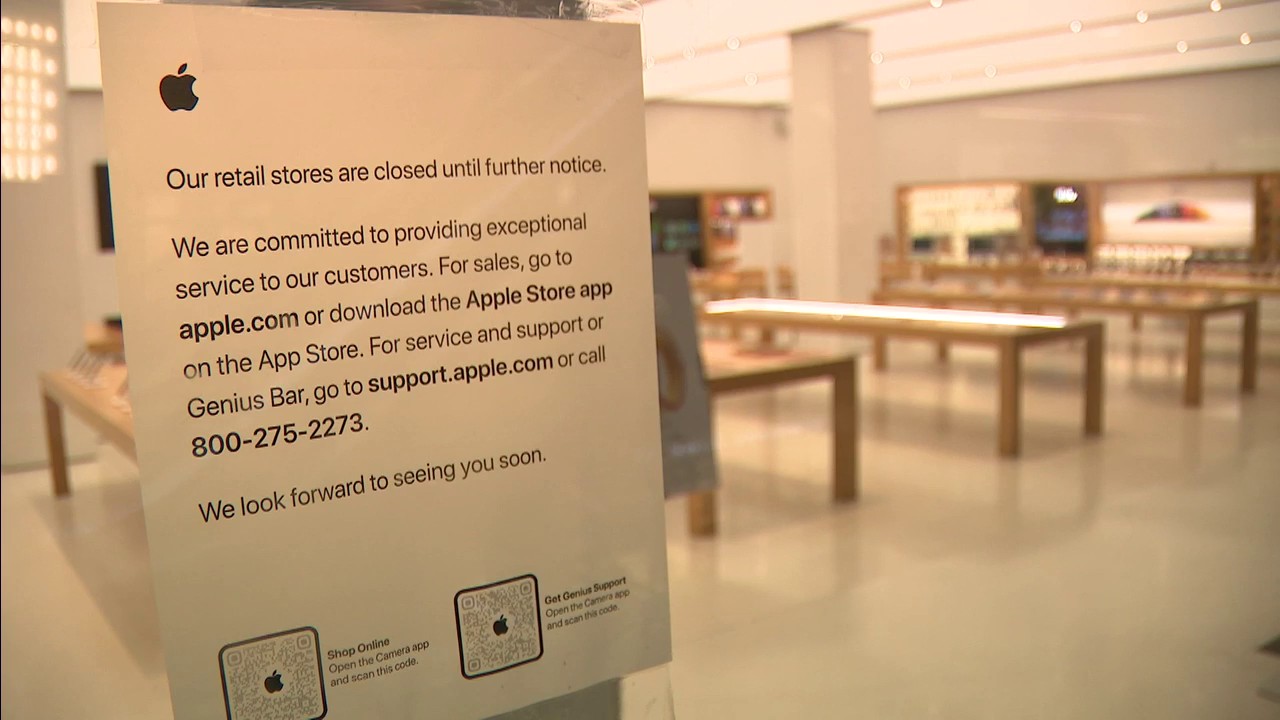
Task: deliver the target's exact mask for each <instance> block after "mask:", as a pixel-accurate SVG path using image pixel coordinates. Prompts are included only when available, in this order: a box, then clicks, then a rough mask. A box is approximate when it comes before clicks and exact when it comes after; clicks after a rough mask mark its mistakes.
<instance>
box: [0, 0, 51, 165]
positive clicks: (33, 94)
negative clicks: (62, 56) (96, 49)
mask: <svg viewBox="0 0 1280 720" xmlns="http://www.w3.org/2000/svg"><path fill="white" fill-rule="evenodd" d="M0 34H3V36H4V43H3V60H2V61H0V65H2V66H3V70H4V73H3V79H2V83H3V102H2V103H0V148H2V152H0V174H2V175H3V178H4V180H5V181H6V182H10V181H18V182H36V181H38V180H40V179H41V178H43V177H44V176H46V175H50V174H52V173H55V172H57V171H58V153H57V147H58V135H59V134H60V133H59V129H58V116H57V112H55V108H56V107H57V105H58V93H57V92H56V91H55V89H56V88H57V87H58V86H59V81H58V80H57V75H58V61H57V59H55V58H56V55H57V53H58V49H57V48H56V47H50V46H51V45H55V44H56V43H57V42H58V31H57V29H56V28H54V27H53V26H49V25H43V24H41V23H36V22H28V21H26V20H18V19H15V18H10V17H3V18H0Z"/></svg>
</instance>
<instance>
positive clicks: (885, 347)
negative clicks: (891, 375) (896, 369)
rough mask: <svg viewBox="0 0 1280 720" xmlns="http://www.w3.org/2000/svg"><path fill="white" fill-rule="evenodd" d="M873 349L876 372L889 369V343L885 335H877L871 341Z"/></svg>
mask: <svg viewBox="0 0 1280 720" xmlns="http://www.w3.org/2000/svg"><path fill="white" fill-rule="evenodd" d="M871 348H872V349H871V354H872V357H873V359H874V363H875V368H876V370H884V369H885V368H887V367H889V341H888V340H886V339H885V337H884V336H883V335H877V336H875V338H874V339H873V340H872V341H871Z"/></svg>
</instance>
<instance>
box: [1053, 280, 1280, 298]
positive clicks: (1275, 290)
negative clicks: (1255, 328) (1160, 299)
mask: <svg viewBox="0 0 1280 720" xmlns="http://www.w3.org/2000/svg"><path fill="white" fill-rule="evenodd" d="M1033 284H1034V285H1036V286H1038V287H1042V288H1077V289H1093V290H1145V291H1147V292H1167V293H1203V292H1210V293H1223V294H1239V295H1272V296H1280V280H1265V279H1254V280H1249V279H1243V278H1240V279H1234V278H1213V277H1207V276H1206V277H1196V276H1191V277H1180V278H1163V277H1142V276H1141V275H1114V276H1108V275H1043V276H1040V277H1038V278H1035V280H1034V283H1033Z"/></svg>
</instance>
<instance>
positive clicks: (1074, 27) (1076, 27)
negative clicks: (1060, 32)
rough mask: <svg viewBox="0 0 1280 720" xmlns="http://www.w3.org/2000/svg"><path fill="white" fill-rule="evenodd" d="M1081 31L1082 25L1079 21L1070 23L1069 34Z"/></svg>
mask: <svg viewBox="0 0 1280 720" xmlns="http://www.w3.org/2000/svg"><path fill="white" fill-rule="evenodd" d="M1083 29H1084V23H1082V22H1080V21H1079V20H1072V21H1071V32H1073V33H1078V32H1080V31H1081V30H1083Z"/></svg>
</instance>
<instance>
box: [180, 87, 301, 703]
mask: <svg viewBox="0 0 1280 720" xmlns="http://www.w3.org/2000/svg"><path fill="white" fill-rule="evenodd" d="M179 72H181V71H179ZM262 687H264V688H266V690H267V692H269V693H278V692H280V691H281V690H283V689H284V681H283V680H281V679H280V671H279V670H274V671H272V673H271V674H270V675H268V676H267V679H266V680H263V681H262Z"/></svg>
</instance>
